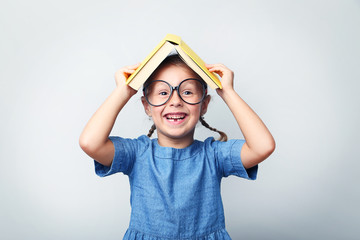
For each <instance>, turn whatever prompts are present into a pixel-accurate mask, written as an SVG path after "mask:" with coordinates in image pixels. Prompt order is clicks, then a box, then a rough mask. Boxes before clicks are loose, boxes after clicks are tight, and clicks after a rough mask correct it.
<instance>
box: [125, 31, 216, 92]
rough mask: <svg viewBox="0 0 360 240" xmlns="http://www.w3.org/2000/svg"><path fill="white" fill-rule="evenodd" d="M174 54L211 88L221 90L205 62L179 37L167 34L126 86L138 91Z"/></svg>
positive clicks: (131, 76)
mask: <svg viewBox="0 0 360 240" xmlns="http://www.w3.org/2000/svg"><path fill="white" fill-rule="evenodd" d="M174 51H175V52H176V53H177V54H178V55H179V56H180V58H181V59H182V60H183V61H184V62H185V63H186V64H187V65H188V66H189V67H190V68H191V69H192V70H193V71H194V72H196V73H197V74H198V75H199V76H200V77H201V78H202V79H203V80H204V81H205V82H206V83H207V84H208V85H209V86H210V87H211V88H213V89H215V88H220V89H221V88H222V87H221V82H220V80H219V78H218V77H217V76H216V75H215V74H214V73H212V72H210V71H209V70H208V69H207V68H206V67H205V62H204V61H203V60H202V59H201V58H200V57H199V56H198V55H197V54H196V53H195V52H194V51H193V50H192V49H191V48H190V47H189V46H188V45H187V44H186V43H185V42H184V41H183V40H182V39H181V38H180V37H179V36H176V35H174V34H167V35H166V37H165V38H164V39H163V40H162V41H161V42H160V43H159V44H158V45H157V46H156V47H155V49H154V50H153V51H152V52H151V53H150V54H149V55H148V56H147V57H146V58H145V59H144V61H142V62H141V64H140V66H139V67H138V68H137V69H136V70H135V72H134V73H133V74H131V75H130V76H129V77H128V79H127V81H126V84H128V85H129V86H130V87H132V88H133V89H135V90H138V89H139V88H140V87H141V86H142V85H143V84H144V82H145V81H146V80H147V79H148V78H149V77H150V75H151V74H152V73H153V72H154V71H155V70H156V68H157V67H158V66H159V65H160V63H161V62H162V61H164V59H165V58H166V57H167V56H169V54H172V53H173V52H174Z"/></svg>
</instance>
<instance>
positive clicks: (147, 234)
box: [95, 136, 258, 240]
mask: <svg viewBox="0 0 360 240" xmlns="http://www.w3.org/2000/svg"><path fill="white" fill-rule="evenodd" d="M110 139H111V141H112V142H113V143H114V146H115V155H114V159H113V163H112V165H111V166H110V167H106V166H103V165H101V164H99V163H97V162H95V171H96V174H98V175H99V176H101V177H104V176H108V175H111V174H114V173H117V172H122V173H124V174H126V175H128V177H129V182H130V188H131V197H130V203H131V219H130V225H129V228H128V230H127V232H126V233H125V236H124V238H123V239H131V240H135V239H136V240H138V239H142V240H169V239H201V240H210V239H212V240H215V239H224V240H225V239H226V240H228V239H231V238H230V236H229V235H228V233H227V231H226V230H225V218H224V209H223V204H222V200H221V195H220V183H221V179H222V178H223V177H227V176H229V175H236V176H239V177H242V178H246V179H252V180H254V179H255V178H256V175H257V169H258V167H257V166H255V167H253V168H251V169H248V170H246V169H245V168H244V167H243V165H242V163H241V159H240V151H241V148H242V145H243V144H244V140H230V141H228V142H219V141H214V140H213V138H208V139H206V140H205V141H204V142H202V141H196V140H195V141H194V142H193V144H192V145H190V146H189V147H187V148H183V149H175V148H169V147H162V146H160V145H159V144H158V142H157V139H152V140H151V139H149V138H148V137H147V136H140V137H139V138H137V139H124V138H120V137H111V138H110Z"/></svg>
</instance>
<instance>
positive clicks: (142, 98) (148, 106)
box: [141, 96, 151, 117]
mask: <svg viewBox="0 0 360 240" xmlns="http://www.w3.org/2000/svg"><path fill="white" fill-rule="evenodd" d="M141 102H142V104H143V106H144V110H145V113H146V115H148V116H149V117H151V106H150V104H149V103H148V102H147V101H146V99H145V97H144V96H142V97H141Z"/></svg>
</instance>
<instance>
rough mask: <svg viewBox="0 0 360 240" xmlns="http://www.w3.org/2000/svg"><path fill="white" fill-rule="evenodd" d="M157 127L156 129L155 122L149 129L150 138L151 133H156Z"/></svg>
mask: <svg viewBox="0 0 360 240" xmlns="http://www.w3.org/2000/svg"><path fill="white" fill-rule="evenodd" d="M155 129H156V126H155V124H153V125H152V126H151V128H150V130H149V133H148V135H147V136H148V137H149V138H150V137H151V135H152V134H153V133H154V131H155Z"/></svg>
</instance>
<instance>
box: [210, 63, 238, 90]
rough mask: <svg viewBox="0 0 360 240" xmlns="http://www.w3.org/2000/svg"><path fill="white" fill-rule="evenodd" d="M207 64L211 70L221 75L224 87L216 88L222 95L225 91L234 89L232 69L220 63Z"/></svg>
mask: <svg viewBox="0 0 360 240" xmlns="http://www.w3.org/2000/svg"><path fill="white" fill-rule="evenodd" d="M205 66H206V67H207V69H208V70H209V71H210V72H214V73H217V74H218V75H219V76H220V77H221V85H222V87H223V89H219V88H217V89H216V91H217V93H218V94H219V95H221V94H222V92H223V91H227V90H233V89H234V72H233V71H232V70H230V69H229V68H227V67H226V66H225V65H224V64H220V63H218V64H206V65H205Z"/></svg>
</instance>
